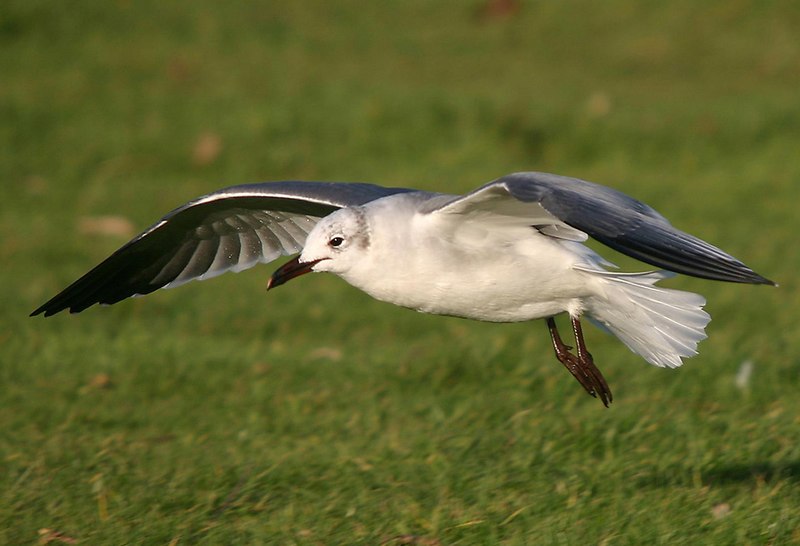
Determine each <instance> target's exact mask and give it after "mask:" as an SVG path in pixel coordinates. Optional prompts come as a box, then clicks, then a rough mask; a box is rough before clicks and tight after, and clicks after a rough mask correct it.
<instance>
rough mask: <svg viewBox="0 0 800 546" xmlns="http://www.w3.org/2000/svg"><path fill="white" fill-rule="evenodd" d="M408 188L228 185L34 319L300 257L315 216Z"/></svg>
mask: <svg viewBox="0 0 800 546" xmlns="http://www.w3.org/2000/svg"><path fill="white" fill-rule="evenodd" d="M408 191H413V190H409V189H406V188H384V187H382V186H376V185H373V184H347V183H335V182H295V181H287V182H265V183H261V184H247V185H242V186H233V187H230V188H226V189H223V190H219V191H216V192H214V193H210V194H208V195H204V196H202V197H199V198H197V199H195V200H193V201H190V202H189V203H186V204H185V205H183V206H181V207H178V208H177V209H175V210H173V211H172V212H170V213H169V214H167V215H166V216H164V218H162V219H161V220H159V221H158V222H157V223H155V224H154V225H153V226H151V227H149V228H148V229H146V230H145V231H144V232H142V233H141V234H139V235H137V236H136V237H134V238H133V239H132V240H131V241H129V242H128V243H126V244H125V245H124V246H122V247H121V248H120V249H119V250H117V251H116V252H114V253H113V254H112V255H111V256H109V257H108V258H106V259H105V260H104V261H103V262H101V263H100V264H99V265H97V266H96V267H95V268H94V269H92V270H91V271H89V272H88V273H86V274H85V275H84V276H82V277H81V278H80V279H78V280H77V281H75V282H74V283H72V284H71V285H69V286H68V287H67V288H65V289H64V290H63V291H62V292H60V293H59V294H58V295H56V296H54V297H53V298H52V299H50V300H49V301H48V302H47V303H45V304H44V305H42V306H41V307H39V308H38V309H36V310H35V311H34V312H33V313H31V316H34V315H39V314H41V313H44V315H45V316H50V315H53V314H55V313H58V312H59V311H63V310H64V309H69V310H70V312H72V313H79V312H81V311H83V310H84V309H86V308H87V307H89V306H91V305H94V304H95V303H103V304H112V303H116V302H118V301H120V300H123V299H125V298H127V297H130V296H133V295H142V294H149V293H150V292H153V291H155V290H158V289H159V288H170V287H174V286H179V285H181V284H183V283H185V282H188V281H190V280H195V279H197V280H202V279H208V278H211V277H215V276H217V275H220V274H222V273H225V272H226V271H242V270H244V269H247V268H249V267H252V266H254V265H256V264H257V263H266V262H270V261H272V260H274V259H276V258H278V257H279V256H281V255H288V254H294V253H297V252H300V251H301V250H302V248H303V245H304V244H305V240H306V236H307V235H308V232H309V231H310V230H311V228H313V227H314V225H316V223H317V222H318V221H319V220H320V218H322V217H324V216H327V215H328V214H330V213H331V212H333V211H334V210H336V209H339V208H341V207H346V206H354V205H362V204H364V203H367V202H369V201H373V200H375V199H379V198H381V197H385V196H387V195H392V194H395V193H403V192H408Z"/></svg>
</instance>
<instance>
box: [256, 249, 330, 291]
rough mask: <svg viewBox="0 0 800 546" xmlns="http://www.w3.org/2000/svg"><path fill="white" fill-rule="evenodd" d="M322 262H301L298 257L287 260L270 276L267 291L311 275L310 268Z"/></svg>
mask: <svg viewBox="0 0 800 546" xmlns="http://www.w3.org/2000/svg"><path fill="white" fill-rule="evenodd" d="M320 261H322V260H311V261H310V262H301V261H300V256H297V257H296V258H294V259H292V260H289V261H288V262H286V263H285V264H283V265H282V266H281V267H279V268H278V269H276V270H275V272H274V273H273V274H272V276H271V277H270V278H269V280H268V281H267V290H268V291H269V290H272V289H273V288H276V287H278V286H280V285H282V284H284V283H286V282H288V281H290V280H292V279H294V278H295V277H299V276H300V275H305V274H306V273H311V271H312V270H313V269H312V268H313V267H314V266H315V265H317V264H318V263H319V262H320Z"/></svg>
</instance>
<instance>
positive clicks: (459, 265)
mask: <svg viewBox="0 0 800 546" xmlns="http://www.w3.org/2000/svg"><path fill="white" fill-rule="evenodd" d="M589 237H591V238H593V239H595V240H597V241H599V242H600V243H602V244H604V245H606V246H608V247H610V248H612V249H614V250H616V251H618V252H621V253H622V254H626V255H628V256H631V257H633V258H636V259H638V260H640V261H642V262H646V263H648V264H650V265H654V266H656V267H658V268H661V269H659V270H655V271H648V272H641V273H639V272H637V273H624V272H619V271H616V270H615V269H614V267H615V266H614V265H613V264H611V263H610V262H608V261H606V260H605V259H603V258H602V257H601V256H600V255H599V254H597V253H596V252H595V251H593V250H592V249H590V248H589V247H588V246H586V245H584V244H583V243H584V242H585V241H586V240H587V239H588V238H589ZM293 254H297V256H296V257H295V258H294V259H292V260H290V261H289V262H287V263H286V264H284V265H283V266H281V267H280V268H278V269H277V270H276V271H275V272H274V273H273V275H272V276H271V277H270V279H269V282H268V286H267V289H268V290H269V289H271V288H275V287H277V286H280V285H282V284H284V283H286V282H287V281H289V280H291V279H294V278H295V277H299V276H300V275H303V274H305V273H309V272H329V273H333V274H335V275H338V276H339V277H341V278H342V279H344V280H345V281H347V282H348V283H349V284H351V285H353V286H355V287H356V288H359V289H361V290H363V291H364V292H366V293H367V294H369V295H370V296H372V297H373V298H375V299H378V300H381V301H385V302H389V303H393V304H395V305H399V306H402V307H406V308H410V309H414V310H417V311H420V312H423V313H433V314H438V315H450V316H455V317H462V318H467V319H474V320H480V321H488V322H520V321H529V320H534V319H545V322H546V325H547V328H548V331H549V333H550V339H551V341H552V345H553V349H554V351H555V355H556V358H557V359H558V361H559V362H561V363H562V364H563V365H564V366H565V367H566V368H567V370H568V371H569V372H570V373H571V374H572V375H573V376H574V377H575V379H577V381H578V382H579V383H580V384H581V385H582V386H583V388H584V389H585V390H586V392H588V393H589V394H590V395H592V396H594V397H599V399H600V400H601V401H602V402H603V404H604V405H605V406H606V407H607V406H608V405H609V403H610V402H611V401H612V394H611V390H610V389H609V387H608V384H607V382H606V380H605V378H604V377H603V375H602V373H600V370H599V369H598V368H597V366H596V365H595V364H594V359H593V357H592V355H591V353H589V351H588V350H587V348H586V342H585V341H584V337H583V329H582V325H581V319H582V318H584V317H586V318H588V319H590V320H591V321H592V322H593V323H595V324H596V325H598V326H600V327H601V328H602V329H604V330H607V331H609V332H610V333H611V334H613V335H614V336H616V337H617V338H618V339H619V340H620V341H622V343H624V344H625V345H626V346H627V347H628V348H629V349H630V350H631V351H633V352H634V353H636V354H638V355H640V356H641V357H642V358H644V360H646V361H647V362H649V363H650V364H653V365H655V366H659V367H667V368H676V367H678V366H680V365H681V364H682V363H683V360H682V359H683V358H685V357H690V356H694V355H696V354H697V344H698V342H699V341H701V340H703V339H705V338H706V334H705V327H706V325H707V324H708V322H709V321H710V320H711V317H710V316H709V315H708V313H706V312H705V311H704V310H703V306H704V305H705V299H704V298H703V297H702V296H701V295H699V294H694V293H691V292H684V291H680V290H674V289H668V288H662V287H659V286H656V283H657V282H658V281H660V280H662V279H666V278H668V277H671V276H673V275H674V274H675V273H682V274H685V275H690V276H693V277H700V278H704V279H710V280H718V281H729V282H737V283H750V284H767V285H775V283H774V282H772V281H770V280H769V279H766V278H765V277H762V276H761V275H759V274H758V273H756V272H754V271H753V270H752V269H750V268H749V267H747V266H746V265H745V264H744V263H742V262H741V261H739V260H737V259H736V258H734V257H733V256H731V255H729V254H727V253H725V252H724V251H722V250H720V249H719V248H717V247H715V246H713V245H711V244H709V243H707V242H705V241H703V240H701V239H699V238H697V237H695V236H693V235H690V234H688V233H685V232H683V231H680V230H678V229H676V228H674V227H673V226H672V225H671V224H670V223H669V222H668V221H667V219H666V218H664V216H662V215H661V214H659V213H658V212H656V211H655V210H654V209H653V208H651V207H650V206H648V205H646V204H644V203H642V202H641V201H638V200H636V199H634V198H632V197H630V196H628V195H626V194H624V193H621V192H619V191H617V190H614V189H612V188H608V187H605V186H601V185H599V184H595V183H592V182H587V181H585V180H580V179H577V178H570V177H566V176H559V175H555V174H549V173H541V172H520V173H514V174H510V175H507V176H503V177H501V178H498V179H496V180H494V181H492V182H489V183H488V184H485V185H484V186H481V187H479V188H478V189H476V190H474V191H472V192H470V193H467V194H465V195H451V194H444V193H432V192H427V191H420V190H415V189H411V188H387V187H383V186H378V185H374V184H365V183H343V182H303V181H283V182H264V183H258V184H246V185H239V186H232V187H229V188H225V189H222V190H219V191H216V192H213V193H210V194H207V195H204V196H202V197H199V198H197V199H194V200H193V201H190V202H188V203H186V204H185V205H182V206H180V207H178V208H176V209H175V210H173V211H172V212H170V213H168V214H167V215H166V216H164V217H163V218H162V219H161V220H159V221H158V222H156V223H155V224H154V225H153V226H151V227H149V228H148V229H146V230H145V231H143V232H142V233H141V234H139V235H137V236H136V237H134V238H133V239H132V240H131V241H129V242H128V243H127V244H125V245H124V246H122V247H121V248H120V249H119V250H117V251H116V252H114V253H113V254H112V255H111V256H109V257H108V258H106V259H105V260H104V261H103V262H101V263H100V264H99V265H97V266H96V267H95V268H94V269H92V270H91V271H89V272H88V273H86V274H85V275H83V276H82V277H81V278H79V279H78V280H76V281H75V282H74V283H72V284H71V285H69V286H68V287H67V288H65V289H64V290H63V291H61V292H60V293H59V294H57V295H56V296H54V297H53V298H52V299H50V300H49V301H47V303H45V304H43V305H42V306H41V307H39V308H38V309H36V310H35V311H33V313H31V316H34V315H39V314H44V316H50V315H53V314H55V313H58V312H60V311H63V310H65V309H69V311H70V312H71V313H79V312H81V311H83V310H84V309H86V308H88V307H90V306H92V305H94V304H96V303H99V304H106V305H110V304H114V303H117V302H119V301H121V300H123V299H125V298H128V297H130V296H138V295H144V294H149V293H151V292H153V291H155V290H158V289H160V288H173V287H176V286H179V285H182V284H184V283H186V282H188V281H191V280H204V279H209V278H212V277H216V276H217V275H220V274H222V273H225V272H226V271H236V272H238V271H242V270H244V269H248V268H250V267H252V266H254V265H256V264H258V263H267V262H271V261H273V260H275V259H276V258H278V257H280V256H282V255H286V256H289V255H293ZM562 314H566V315H567V316H568V317H569V321H570V323H571V326H572V334H573V337H574V339H575V345H576V348H575V352H572V347H570V346H568V345H567V344H566V343H565V342H564V341H563V340H562V338H561V336H560V334H559V331H558V328H557V327H556V322H555V317H556V316H558V315H562Z"/></svg>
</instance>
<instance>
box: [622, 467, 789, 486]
mask: <svg viewBox="0 0 800 546" xmlns="http://www.w3.org/2000/svg"><path fill="white" fill-rule="evenodd" d="M776 480H788V481H792V482H798V483H800V461H784V462H775V463H772V462H753V463H738V464H728V465H720V466H717V467H713V468H709V469H707V470H702V471H701V472H700V473H699V475H698V474H697V472H696V471H695V470H693V469H691V468H686V467H680V468H676V467H673V468H669V469H658V470H654V471H653V472H652V473H649V474H645V475H640V476H639V477H638V479H637V483H638V485H640V486H642V487H665V486H675V485H697V484H698V481H699V483H700V484H702V485H731V484H741V483H746V482H772V481H776Z"/></svg>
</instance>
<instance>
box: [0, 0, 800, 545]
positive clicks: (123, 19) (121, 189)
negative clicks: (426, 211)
mask: <svg viewBox="0 0 800 546" xmlns="http://www.w3.org/2000/svg"><path fill="white" fill-rule="evenodd" d="M489 4H491V5H492V6H494V7H487V6H488V5H489ZM489 4H487V3H486V2H483V1H482V0H481V1H475V2H464V3H438V4H437V3H431V2H422V1H410V2H385V3H378V2H375V3H366V2H362V3H357V2H343V3H338V2H337V3H333V2H307V1H300V2H280V3H252V2H228V3H212V2H188V1H178V2H170V3H163V2H154V1H145V0H143V1H136V2H127V1H115V2H95V1H86V2H58V3H53V2H44V1H34V0H25V1H21V0H20V1H17V0H7V1H6V2H3V3H2V5H0V180H2V182H0V184H1V186H0V187H2V189H3V192H2V195H3V197H2V199H1V200H0V230H1V232H2V236H1V237H0V260H2V264H3V265H2V271H3V275H2V279H3V282H2V304H3V305H2V306H0V381H2V387H1V388H0V408H1V409H0V542H2V543H7V544H37V543H41V544H44V543H50V544H66V543H72V542H73V541H75V542H77V543H79V544H258V543H264V544H267V543H276V544H379V543H384V544H417V545H450V544H545V545H548V544H570V545H571V544H607V545H616V544H665V545H666V544H669V545H674V544H776V545H777V544H791V543H800V509H798V507H800V323H799V322H798V320H797V315H798V312H797V310H798V307H799V306H800V293H798V290H797V284H796V282H795V280H796V277H797V275H796V271H797V270H798V267H800V252H798V245H797V235H796V234H797V233H798V232H800V217H798V215H797V212H796V209H797V203H798V200H799V199H800V153H799V152H800V100H798V97H800V95H799V94H798V89H800V34H798V32H797V29H798V28H800V10H798V9H797V7H796V4H795V3H794V2H791V1H785V2H780V1H774V2H773V1H770V2H760V1H756V0H752V1H747V0H742V1H736V2H731V1H729V0H725V1H718V2H705V3H702V4H698V3H696V2H691V1H688V0H686V1H678V2H670V3H663V4H658V5H657V4H655V3H639V2H633V1H628V0H612V1H608V2H602V3H591V2H577V1H564V2H544V1H542V2H536V1H529V2H519V3H516V2H510V3H508V4H505V3H503V2H497V3H489ZM502 5H507V6H510V7H505V8H504V7H502ZM498 6H499V7H498ZM515 6H516V7H515ZM519 170H542V171H550V172H558V173H561V174H569V175H573V176H579V177H583V178H587V179H590V180H595V181H598V182H601V183H604V184H607V185H612V186H614V187H617V188H619V189H621V190H623V191H626V192H628V193H631V194H634V195H636V196H637V197H639V198H642V199H644V200H646V201H648V202H649V203H651V204H652V205H654V206H656V207H657V208H658V209H659V210H660V211H661V212H663V213H664V214H665V215H667V216H668V217H669V218H670V219H671V220H672V221H673V223H674V224H676V225H677V226H679V227H681V228H683V229H686V230H688V231H691V232H694V233H696V234H698V235H700V236H702V237H704V238H706V239H708V240H710V241H712V242H714V243H716V244H718V245H720V246H721V247H722V248H724V249H726V250H728V251H730V252H731V253H733V254H734V255H736V256H738V257H740V258H742V259H743V260H745V261H746V262H747V263H748V264H749V265H752V266H753V267H754V268H755V269H756V270H757V271H759V272H760V273H762V274H764V275H766V276H767V277H770V278H773V279H775V280H776V281H778V282H779V283H780V284H781V287H780V288H778V289H771V288H767V287H752V286H741V285H731V284H724V283H711V282H706V281H701V280H697V279H675V280H673V281H670V285H671V286H674V287H678V288H682V289H687V290H695V291H700V292H702V293H703V294H705V295H706V296H707V298H708V301H709V304H708V307H707V309H708V310H709V311H710V312H711V314H712V316H713V317H714V321H713V322H712V323H711V325H710V327H709V329H708V333H709V335H710V337H709V339H708V340H706V341H705V342H703V343H702V344H701V346H700V355H699V356H698V357H696V358H694V359H691V360H689V361H688V362H687V363H686V365H685V366H684V367H683V368H681V369H679V370H674V371H669V370H661V369H656V368H653V367H650V366H647V365H646V364H645V363H644V362H643V361H642V360H641V359H639V358H638V357H636V356H635V355H633V354H631V353H630V352H629V351H628V350H627V349H626V348H625V347H624V346H623V345H622V344H621V343H619V342H618V341H616V340H615V339H613V338H611V337H608V336H605V335H604V334H603V333H601V332H599V331H597V330H594V329H592V330H591V331H589V332H588V336H589V339H588V342H589V343H590V344H591V345H590V346H591V347H592V350H593V353H594V355H595V358H596V360H597V362H598V364H599V365H600V367H601V369H602V370H603V371H604V373H605V376H606V378H607V379H608V380H609V382H610V384H611V387H612V389H613V391H614V395H615V401H614V403H613V404H612V406H611V407H610V408H609V409H604V408H603V407H602V405H601V404H600V403H599V402H598V401H597V400H594V399H592V398H590V397H589V396H586V394H585V393H583V391H582V390H581V388H580V387H579V385H578V384H577V383H575V382H574V380H573V379H572V378H571V377H569V374H567V373H566V372H565V371H564V369H563V368H562V367H561V366H560V365H559V364H558V363H557V362H556V361H555V359H554V358H553V357H552V354H551V349H550V347H549V339H548V336H547V333H546V329H545V326H544V324H543V323H541V322H536V323H530V324H513V325H490V324H480V323H472V322H468V321H463V320H457V319H451V318H442V317H431V316H424V315H420V314H416V313H413V312H411V311H407V310H403V309H397V308H393V307H391V306H389V305H386V304H382V303H378V302H375V301H372V300H370V299H369V298H368V297H366V296H364V295H363V294H361V293H360V292H358V291H356V290H355V289H353V288H350V287H349V286H347V285H346V284H345V283H344V282H342V281H340V280H338V279H336V278H328V277H325V276H323V275H315V276H310V277H306V278H303V279H301V280H298V281H295V282H293V283H292V284H290V285H288V286H287V287H285V288H281V289H280V290H275V291H274V292H270V293H269V294H266V293H265V286H266V279H267V278H268V276H269V274H270V273H271V271H272V269H271V268H270V267H259V268H256V269H254V270H251V271H248V272H245V273H241V274H238V275H227V276H224V277H222V278H219V279H216V280H214V281H210V282H207V283H202V284H200V283H192V284H190V285H187V286H184V287H182V288H180V289H178V290H174V291H162V292H160V293H156V294H153V295H150V296H148V297H146V298H138V299H134V300H129V301H126V302H123V303H121V304H119V305H117V306H114V307H106V308H100V307H96V308H92V309H90V310H88V311H86V312H85V313H83V314H80V315H75V316H69V315H66V314H64V315H59V316H56V317H53V318H50V319H47V320H45V319H41V318H40V317H39V318H36V319H31V318H28V317H27V315H28V313H30V311H31V310H33V309H34V308H36V307H37V306H38V305H39V304H41V303H42V302H43V301H45V300H46V299H47V298H49V297H50V296H52V295H53V294H54V293H55V292H56V291H58V290H60V289H61V288H63V287H64V286H66V284H67V283H69V282H71V281H72V280H74V279H75V278H76V277H77V276H78V275H80V274H82V273H83V272H85V271H86V270H88V269H89V267H91V266H93V265H94V264H95V263H97V262H98V261H99V260H101V259H102V258H104V257H105V256H106V255H108V254H109V253H110V252H111V251H113V250H114V249H115V248H117V247H118V246H120V245H121V244H122V243H124V242H125V241H126V240H127V238H128V237H130V236H131V235H133V234H134V233H135V232H137V231H139V230H140V229H143V228H144V227H146V226H147V225H149V224H150V223H152V222H153V221H154V220H156V219H157V218H158V217H160V216H161V215H162V214H163V213H165V212H166V211H168V210H169V209H171V208H172V207H174V206H176V205H179V204H181V203H183V202H185V201H187V200H188V199H190V198H192V197H195V196H197V195H200V194H202V193H206V192H208V191H212V190H214V189H217V188H219V187H222V186H226V185H232V184H239V183H244V182H254V181H259V180H280V179H319V180H361V181H372V182H376V183H381V184H386V185H411V186H416V187H420V188H425V189H437V190H445V191H451V192H461V191H467V190H469V189H471V188H473V187H475V186H478V185H479V184H482V183H483V182H486V181H488V180H491V179H493V178H495V177H497V176H500V175H502V174H505V173H508V172H513V171H519ZM109 216H110V218H104V217H109ZM747 370H750V372H751V373H750V374H749V376H748V374H747V373H745V372H746V371H747Z"/></svg>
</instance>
